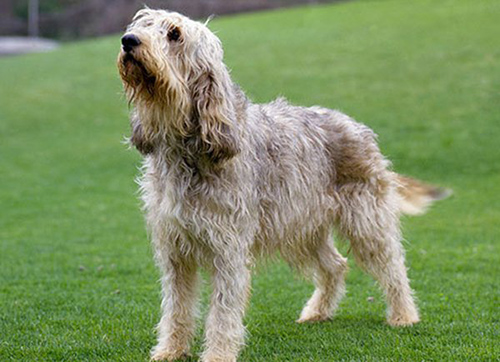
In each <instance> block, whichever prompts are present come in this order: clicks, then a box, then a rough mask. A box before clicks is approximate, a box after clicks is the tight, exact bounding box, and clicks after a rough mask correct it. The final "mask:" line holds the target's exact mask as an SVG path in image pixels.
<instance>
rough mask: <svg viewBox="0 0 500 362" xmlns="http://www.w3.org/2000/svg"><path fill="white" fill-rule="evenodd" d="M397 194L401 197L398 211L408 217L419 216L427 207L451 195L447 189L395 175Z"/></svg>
mask: <svg viewBox="0 0 500 362" xmlns="http://www.w3.org/2000/svg"><path fill="white" fill-rule="evenodd" d="M397 179H398V183H399V185H398V193H399V195H400V196H401V203H400V210H401V212H403V213H404V214H408V215H421V214H423V213H424V212H425V211H427V209H428V208H429V206H430V205H431V204H432V203H433V202H434V201H438V200H443V199H446V198H447V197H449V196H450V195H451V194H452V191H451V190H450V189H447V188H442V187H437V186H433V185H429V184H426V183H424V182H422V181H419V180H415V179H413V178H410V177H406V176H402V175H397Z"/></svg>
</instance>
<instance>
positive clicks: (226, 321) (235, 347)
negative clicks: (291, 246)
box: [202, 250, 250, 362]
mask: <svg viewBox="0 0 500 362" xmlns="http://www.w3.org/2000/svg"><path fill="white" fill-rule="evenodd" d="M247 262H248V258H247V255H246V253H244V252H242V251H241V250H234V251H233V252H228V250H225V252H224V253H223V254H221V255H216V256H215V257H214V260H213V269H212V284H213V292H212V297H211V302H210V312H209V314H208V317H207V322H206V331H205V351H204V353H203V356H202V360H203V361H204V362H234V361H236V359H237V357H238V352H239V350H240V349H241V347H242V346H243V344H244V337H245V327H244V326H243V315H244V313H245V308H246V304H247V301H248V296H249V294H250V272H249V270H248V267H247Z"/></svg>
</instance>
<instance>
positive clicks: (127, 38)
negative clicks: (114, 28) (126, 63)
mask: <svg viewBox="0 0 500 362" xmlns="http://www.w3.org/2000/svg"><path fill="white" fill-rule="evenodd" d="M140 44H141V41H140V40H139V38H138V37H137V36H135V35H134V34H125V35H124V36H123V37H122V48H123V51H125V52H126V53H129V52H131V51H132V49H134V48H135V47H137V46H138V45H140Z"/></svg>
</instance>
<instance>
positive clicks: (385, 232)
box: [337, 182, 419, 326]
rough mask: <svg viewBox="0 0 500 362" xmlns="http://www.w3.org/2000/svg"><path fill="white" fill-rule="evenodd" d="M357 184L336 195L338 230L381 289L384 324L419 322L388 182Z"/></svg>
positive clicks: (394, 201) (394, 198) (392, 194)
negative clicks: (383, 305) (337, 202)
mask: <svg viewBox="0 0 500 362" xmlns="http://www.w3.org/2000/svg"><path fill="white" fill-rule="evenodd" d="M375 186H376V187H373V185H366V184H358V185H351V186H350V188H349V189H347V190H346V189H344V190H343V191H342V194H340V196H339V204H340V208H339V213H338V217H337V223H338V227H339V231H340V232H341V234H343V235H344V236H345V237H346V238H347V239H349V240H350V242H351V246H352V250H353V252H354V257H355V260H356V262H357V263H358V264H359V265H360V266H361V267H362V268H363V269H364V270H366V271H367V272H368V273H370V274H371V275H372V276H373V277H374V278H375V279H376V280H377V281H378V282H379V284H380V285H381V286H382V288H383V290H384V291H385V294H386V297H387V303H388V316H387V319H388V323H389V324H390V325H393V326H404V325H411V324H414V323H417V322H418V321H419V317H418V311H417V308H416V306H415V302H414V300H413V295H412V294H413V292H412V290H411V288H410V283H409V280H408V277H407V273H406V267H405V258H404V250H403V246H402V244H401V232H400V225H399V215H398V211H397V207H398V206H397V196H396V195H395V192H396V190H395V188H394V187H393V186H392V185H391V183H390V182H389V183H383V182H381V183H378V184H376V185H375Z"/></svg>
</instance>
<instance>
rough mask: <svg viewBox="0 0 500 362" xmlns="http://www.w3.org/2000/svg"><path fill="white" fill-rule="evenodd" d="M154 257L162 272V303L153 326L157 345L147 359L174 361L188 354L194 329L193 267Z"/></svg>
mask: <svg viewBox="0 0 500 362" xmlns="http://www.w3.org/2000/svg"><path fill="white" fill-rule="evenodd" d="M157 251H158V250H157ZM157 256H158V259H159V260H158V263H159V264H160V268H161V269H162V272H163V276H162V280H161V282H162V292H163V300H162V317H161V320H160V323H159V324H158V327H157V328H158V344H157V345H156V347H155V348H154V349H153V351H152V353H151V359H152V360H155V361H174V360H178V359H182V358H184V357H186V356H187V355H188V354H189V348H190V342H191V340H192V338H193V334H194V330H195V319H194V317H195V306H196V298H197V266H196V263H195V262H194V261H192V260H190V259H187V258H184V257H177V258H174V257H172V256H168V255H157Z"/></svg>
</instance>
